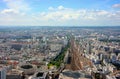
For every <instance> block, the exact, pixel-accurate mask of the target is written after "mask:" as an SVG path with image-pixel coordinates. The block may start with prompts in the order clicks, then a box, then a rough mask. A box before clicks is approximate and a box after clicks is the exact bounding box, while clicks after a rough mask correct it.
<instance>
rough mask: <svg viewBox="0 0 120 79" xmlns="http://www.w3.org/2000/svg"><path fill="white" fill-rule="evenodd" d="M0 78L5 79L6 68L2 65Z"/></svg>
mask: <svg viewBox="0 0 120 79" xmlns="http://www.w3.org/2000/svg"><path fill="white" fill-rule="evenodd" d="M0 79H6V69H5V68H3V67H1V68H0Z"/></svg>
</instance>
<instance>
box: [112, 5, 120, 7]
mask: <svg viewBox="0 0 120 79" xmlns="http://www.w3.org/2000/svg"><path fill="white" fill-rule="evenodd" d="M112 7H113V8H120V4H114V5H113V6H112Z"/></svg>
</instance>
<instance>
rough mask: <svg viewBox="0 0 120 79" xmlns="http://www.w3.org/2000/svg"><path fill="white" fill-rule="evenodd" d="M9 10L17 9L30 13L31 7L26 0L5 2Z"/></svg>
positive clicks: (7, 0) (5, 0)
mask: <svg viewBox="0 0 120 79" xmlns="http://www.w3.org/2000/svg"><path fill="white" fill-rule="evenodd" d="M3 1H4V2H5V3H6V5H7V8H9V9H15V10H18V11H28V10H30V6H29V5H28V4H27V3H26V2H25V1H24V0H3Z"/></svg>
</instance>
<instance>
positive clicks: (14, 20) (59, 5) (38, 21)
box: [0, 0, 120, 26]
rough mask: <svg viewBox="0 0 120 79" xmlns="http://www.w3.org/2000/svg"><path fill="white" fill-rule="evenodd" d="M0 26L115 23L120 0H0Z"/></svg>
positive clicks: (116, 23) (119, 11)
mask: <svg viewBox="0 0 120 79" xmlns="http://www.w3.org/2000/svg"><path fill="white" fill-rule="evenodd" d="M0 4H1V7H0V26H119V25H120V0H92V1H91V0H85V1H84V0H81V1H80V0H65V1H62V0H57V1H54V0H30V1H29V0H0Z"/></svg>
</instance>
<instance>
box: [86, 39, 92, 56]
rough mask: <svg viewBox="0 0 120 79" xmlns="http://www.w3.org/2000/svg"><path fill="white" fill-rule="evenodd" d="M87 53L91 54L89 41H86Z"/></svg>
mask: <svg viewBox="0 0 120 79" xmlns="http://www.w3.org/2000/svg"><path fill="white" fill-rule="evenodd" d="M87 53H88V54H91V42H90V41H88V43H87Z"/></svg>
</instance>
